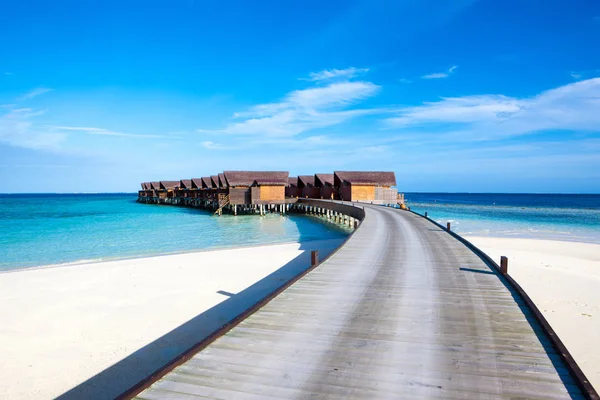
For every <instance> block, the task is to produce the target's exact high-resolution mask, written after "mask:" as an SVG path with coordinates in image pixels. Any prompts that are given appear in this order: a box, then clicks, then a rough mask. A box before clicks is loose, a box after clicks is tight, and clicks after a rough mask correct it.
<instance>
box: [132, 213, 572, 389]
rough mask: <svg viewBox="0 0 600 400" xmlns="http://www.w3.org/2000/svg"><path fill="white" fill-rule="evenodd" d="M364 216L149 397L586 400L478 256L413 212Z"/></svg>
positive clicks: (517, 302)
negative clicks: (326, 253) (317, 261)
mask: <svg viewBox="0 0 600 400" xmlns="http://www.w3.org/2000/svg"><path fill="white" fill-rule="evenodd" d="M365 211H366V217H365V219H364V221H363V223H362V224H361V227H360V228H359V229H358V230H357V231H356V233H355V234H354V235H353V236H352V237H351V238H350V239H349V241H348V242H347V243H346V245H344V246H343V247H342V248H341V249H340V250H339V251H338V252H337V253H335V254H334V255H333V256H332V257H330V258H329V259H328V260H327V261H325V262H324V263H323V264H322V265H320V266H319V267H318V268H316V269H314V270H313V271H311V272H310V273H309V274H307V275H306V276H304V277H303V278H302V279H301V280H299V281H297V282H296V283H294V284H293V285H292V286H290V287H289V288H288V289H286V290H285V291H284V292H283V293H281V294H280V295H279V296H277V297H275V298H274V299H273V300H272V301H270V302H269V303H268V304H267V305H265V306H264V307H262V308H261V309H260V310H258V311H257V312H256V313H254V314H252V315H250V316H249V317H248V318H247V319H245V320H244V321H242V322H241V323H240V324H239V325H237V326H236V327H234V328H233V329H232V330H230V331H229V332H228V333H226V334H225V335H224V336H222V337H220V338H218V339H216V340H215V341H214V342H212V343H211V344H210V345H208V347H206V348H205V349H204V350H203V351H201V352H199V353H197V354H196V355H194V356H193V357H192V358H191V359H189V360H188V361H186V362H185V363H183V364H182V365H180V366H178V367H176V368H175V369H174V370H173V371H171V372H169V373H168V374H167V375H165V376H164V377H163V378H161V379H160V380H159V381H157V382H155V383H154V384H153V385H152V386H150V387H149V388H147V389H145V390H144V391H143V392H142V393H140V394H139V395H138V396H137V398H139V399H196V398H211V399H282V398H283V399H307V398H310V399H377V398H382V399H483V398H485V399H496V398H499V399H500V398H501V399H509V398H519V399H521V398H528V399H537V398H539V399H566V398H582V394H581V393H580V390H579V387H578V386H577V385H576V383H575V382H574V380H573V379H572V377H571V375H570V374H569V372H568V369H567V368H566V366H565V365H564V364H563V362H562V360H561V358H560V357H559V355H558V354H556V353H555V351H554V348H553V346H552V345H551V343H550V341H549V339H548V338H547V337H545V336H544V333H543V331H542V329H541V328H540V326H539V325H538V323H537V322H536V321H535V319H534V318H533V317H532V314H531V311H530V310H529V309H527V307H525V306H524V304H523V302H522V300H521V299H520V298H519V296H518V295H517V294H515V293H514V291H513V290H511V289H508V288H507V287H506V286H505V285H504V284H503V283H502V280H501V279H500V278H499V276H498V275H497V274H496V272H495V271H493V270H492V269H490V267H488V265H486V264H485V263H484V262H483V261H482V260H481V259H480V258H479V257H477V256H476V255H475V254H474V253H473V252H471V251H470V250H469V249H468V248H467V247H465V246H464V245H463V244H462V243H460V242H459V241H458V240H456V239H455V238H453V237H452V236H451V235H449V234H448V233H447V232H444V231H443V230H442V229H440V228H438V227H436V226H435V225H433V224H431V223H430V222H428V221H427V220H425V219H423V218H420V217H418V216H416V215H414V214H412V213H409V212H402V211H398V210H394V209H389V208H385V207H377V206H368V205H367V206H365Z"/></svg>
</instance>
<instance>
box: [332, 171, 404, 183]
mask: <svg viewBox="0 0 600 400" xmlns="http://www.w3.org/2000/svg"><path fill="white" fill-rule="evenodd" d="M334 180H335V183H336V184H338V182H339V183H343V182H347V183H349V184H351V185H362V186H396V174H394V173H393V172H381V171H335V172H334Z"/></svg>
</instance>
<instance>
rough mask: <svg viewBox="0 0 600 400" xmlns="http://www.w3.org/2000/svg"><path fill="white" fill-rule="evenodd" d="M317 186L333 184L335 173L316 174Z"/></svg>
mask: <svg viewBox="0 0 600 400" xmlns="http://www.w3.org/2000/svg"><path fill="white" fill-rule="evenodd" d="M315 186H316V187H324V186H333V174H315Z"/></svg>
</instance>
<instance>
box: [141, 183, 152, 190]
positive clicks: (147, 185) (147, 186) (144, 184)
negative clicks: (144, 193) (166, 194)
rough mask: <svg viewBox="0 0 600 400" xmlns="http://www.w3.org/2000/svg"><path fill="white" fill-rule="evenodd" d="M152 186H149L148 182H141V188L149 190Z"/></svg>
mask: <svg viewBox="0 0 600 400" xmlns="http://www.w3.org/2000/svg"><path fill="white" fill-rule="evenodd" d="M150 189H152V187H151V186H150V182H142V190H150Z"/></svg>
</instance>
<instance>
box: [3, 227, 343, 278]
mask: <svg viewBox="0 0 600 400" xmlns="http://www.w3.org/2000/svg"><path fill="white" fill-rule="evenodd" d="M347 238H348V235H346V236H345V237H341V238H331V239H314V240H304V241H302V242H298V241H293V240H290V241H285V242H276V243H265V244H246V245H235V246H222V247H210V248H206V249H194V250H176V251H174V252H169V253H161V254H152V255H139V256H131V257H118V256H117V257H115V258H99V259H93V260H85V259H84V260H78V261H69V262H65V263H58V264H42V265H35V266H31V267H17V268H12V269H0V276H1V275H3V274H11V273H17V272H25V271H39V270H45V269H54V268H65V267H74V266H85V265H95V264H103V263H112V262H119V261H133V260H144V259H153V258H157V257H170V256H178V255H184V254H197V253H198V254H201V253H209V252H213V251H223V250H236V249H249V248H255V247H259V248H260V247H270V246H278V245H286V244H296V243H303V244H305V243H311V242H323V241H329V240H341V241H342V242H343V241H344V240H346V239H347Z"/></svg>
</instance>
